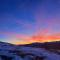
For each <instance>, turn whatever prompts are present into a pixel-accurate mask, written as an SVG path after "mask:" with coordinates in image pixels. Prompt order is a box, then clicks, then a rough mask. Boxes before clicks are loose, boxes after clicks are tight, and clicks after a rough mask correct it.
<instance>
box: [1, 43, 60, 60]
mask: <svg viewBox="0 0 60 60" xmlns="http://www.w3.org/2000/svg"><path fill="white" fill-rule="evenodd" d="M3 59H4V60H60V55H57V54H55V53H52V52H49V51H47V50H45V49H43V48H33V47H19V46H12V45H9V44H8V45H7V44H4V43H3V44H1V43H0V60H3Z"/></svg>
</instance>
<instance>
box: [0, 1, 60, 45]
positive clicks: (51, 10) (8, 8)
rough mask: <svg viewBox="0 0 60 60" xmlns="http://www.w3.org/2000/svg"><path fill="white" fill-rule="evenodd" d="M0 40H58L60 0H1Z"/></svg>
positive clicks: (14, 42)
mask: <svg viewBox="0 0 60 60" xmlns="http://www.w3.org/2000/svg"><path fill="white" fill-rule="evenodd" d="M0 41H3V42H8V43H12V44H29V43H33V42H51V41H60V0H6V1H5V0H3V1H2V0H1V1H0Z"/></svg>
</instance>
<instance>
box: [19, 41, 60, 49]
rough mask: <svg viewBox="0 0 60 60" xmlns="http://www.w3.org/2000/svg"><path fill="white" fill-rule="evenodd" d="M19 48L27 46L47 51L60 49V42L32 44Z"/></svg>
mask: <svg viewBox="0 0 60 60" xmlns="http://www.w3.org/2000/svg"><path fill="white" fill-rule="evenodd" d="M19 46H27V47H36V48H45V49H60V41H55V42H45V43H38V42H36V43H31V44H25V45H19Z"/></svg>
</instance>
